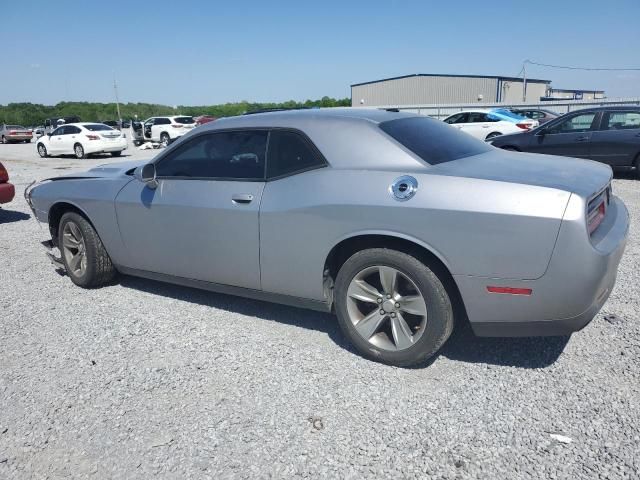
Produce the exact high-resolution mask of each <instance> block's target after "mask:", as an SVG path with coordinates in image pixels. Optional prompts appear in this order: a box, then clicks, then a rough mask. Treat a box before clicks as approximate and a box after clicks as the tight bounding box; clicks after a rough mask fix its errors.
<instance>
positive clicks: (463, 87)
mask: <svg viewBox="0 0 640 480" xmlns="http://www.w3.org/2000/svg"><path fill="white" fill-rule="evenodd" d="M497 91H498V80H497V79H496V78H469V77H446V76H442V77H440V76H433V77H432V76H424V77H420V76H415V77H405V78H397V79H394V80H384V81H381V82H375V83H368V84H365V85H358V86H353V87H351V103H352V105H353V106H367V105H413V104H420V103H457V102H477V103H482V102H495V101H496V100H497V98H496V93H497ZM479 95H482V100H481V101H478V96H479ZM362 100H364V102H362Z"/></svg>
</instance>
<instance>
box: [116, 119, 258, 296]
mask: <svg viewBox="0 0 640 480" xmlns="http://www.w3.org/2000/svg"><path fill="white" fill-rule="evenodd" d="M267 137H268V134H267V131H265V130H239V131H223V132H210V131H208V132H203V133H201V134H200V135H196V136H194V137H192V138H191V139H189V141H187V142H185V143H183V144H181V145H178V146H176V148H171V149H168V150H167V151H166V154H164V155H161V156H160V157H159V158H158V159H157V160H155V162H154V163H155V166H156V176H157V180H158V186H157V188H155V189H151V188H150V187H149V186H147V185H146V184H144V183H142V182H140V181H137V180H134V181H132V182H130V183H128V184H127V185H126V186H125V187H124V188H123V189H122V190H121V191H120V193H119V194H118V195H117V197H116V200H115V207H116V214H117V218H118V225H119V228H120V234H121V238H122V241H123V243H124V245H125V248H126V250H127V253H128V259H127V263H128V264H127V265H125V266H126V267H129V268H133V269H136V270H142V271H147V272H156V273H161V274H166V275H172V276H175V277H183V278H188V279H195V280H202V281H206V282H213V283H218V284H224V285H233V286H237V287H245V288H251V289H260V285H261V283H260V259H259V252H260V248H259V210H260V202H261V198H262V192H263V190H264V183H265V180H264V179H265V157H266V145H267Z"/></svg>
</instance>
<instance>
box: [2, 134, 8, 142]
mask: <svg viewBox="0 0 640 480" xmlns="http://www.w3.org/2000/svg"><path fill="white" fill-rule="evenodd" d="M2 143H5V144H6V143H9V140H7V137H5V136H4V135H3V136H2Z"/></svg>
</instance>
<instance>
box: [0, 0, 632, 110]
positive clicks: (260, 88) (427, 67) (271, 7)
mask: <svg viewBox="0 0 640 480" xmlns="http://www.w3.org/2000/svg"><path fill="white" fill-rule="evenodd" d="M145 6H148V7H150V8H149V9H145V8H144V7H145ZM638 20H640V1H639V0H619V1H614V2H602V1H588V0H583V1H546V0H538V1H535V2H513V1H494V2H478V1H464V0H456V1H447V2H442V1H433V2H429V1H393V0H386V1H375V0H368V1H353V2H349V1H347V0H343V1H333V0H324V1H322V2H318V1H315V2H314V1H309V2H307V1H304V0H297V1H276V0H273V1H271V2H264V1H262V2H259V1H255V2H254V1H242V2H240V1H235V2H217V1H195V0H194V1H188V0H182V1H177V0H173V1H164V0H162V1H160V0H152V1H132V0H129V1H126V2H123V1H119V0H112V1H109V2H87V1H84V2H75V1H71V0H69V1H60V2H51V1H46V2H45V1H33V0H29V1H27V2H6V4H4V5H3V6H2V18H1V19H0V42H1V44H2V45H3V46H4V47H3V48H2V50H1V51H2V57H1V60H0V104H6V103H8V102H18V101H30V102H34V103H45V104H53V103H56V102H59V101H65V100H68V101H76V100H77V101H80V100H83V101H102V102H109V101H113V87H112V84H113V77H114V75H115V76H116V77H117V79H118V84H119V91H120V97H121V101H125V102H126V101H140V102H154V103H162V104H167V105H202V104H213V103H222V102H234V101H240V100H249V101H283V100H288V99H294V100H305V99H307V98H319V97H322V96H323V95H328V96H332V97H349V96H350V89H349V85H350V84H352V83H358V82H364V81H368V80H375V79H379V78H384V77H392V76H399V75H406V74H412V73H456V74H491V75H509V76H514V75H516V74H517V73H518V72H519V70H520V69H521V66H522V62H523V60H525V59H531V60H533V61H537V62H542V63H549V64H560V65H577V66H600V67H638V66H640V51H639V50H638V45H640V28H638ZM528 76H530V77H534V78H543V79H550V80H552V81H553V86H555V87H559V88H585V89H586V88H593V89H604V90H606V92H607V95H608V96H610V97H614V96H640V72H582V71H566V70H552V69H548V68H543V67H537V66H528Z"/></svg>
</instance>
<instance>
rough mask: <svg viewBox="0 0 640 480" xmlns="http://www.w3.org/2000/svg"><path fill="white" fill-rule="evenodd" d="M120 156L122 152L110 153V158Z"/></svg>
mask: <svg viewBox="0 0 640 480" xmlns="http://www.w3.org/2000/svg"><path fill="white" fill-rule="evenodd" d="M120 155H122V151H120V152H111V156H112V157H119V156H120Z"/></svg>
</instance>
